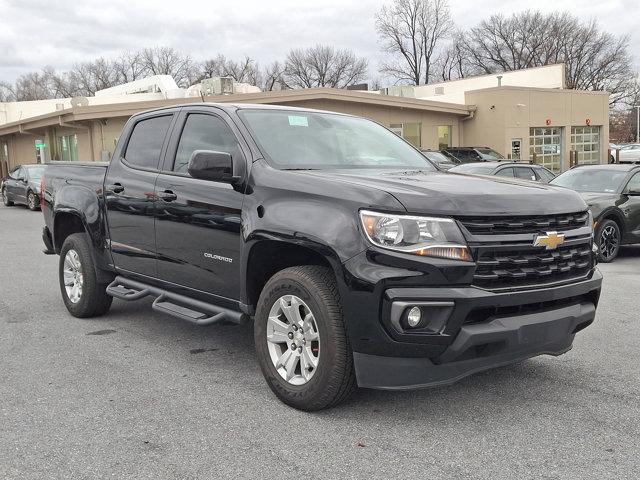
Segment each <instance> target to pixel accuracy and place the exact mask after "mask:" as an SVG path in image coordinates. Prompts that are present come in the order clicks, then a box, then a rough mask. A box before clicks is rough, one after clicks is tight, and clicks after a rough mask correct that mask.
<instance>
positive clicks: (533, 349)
mask: <svg viewBox="0 0 640 480" xmlns="http://www.w3.org/2000/svg"><path fill="white" fill-rule="evenodd" d="M601 282H602V276H601V275H600V273H599V272H598V271H597V270H596V271H595V272H594V274H593V276H592V277H591V278H590V279H588V280H585V281H582V282H577V283H574V284H570V285H565V286H562V287H556V288H551V289H543V290H534V291H522V292H510V293H500V294H496V293H492V292H488V291H485V290H481V289H477V288H474V287H465V288H452V289H449V288H417V289H412V288H403V289H393V290H392V291H391V295H392V298H391V299H390V301H391V302H393V300H395V299H397V298H400V299H402V300H409V301H418V300H427V301H429V300H435V299H437V300H443V299H444V298H448V299H451V300H452V301H453V303H455V304H456V305H458V306H462V307H463V310H464V312H471V311H475V310H477V309H478V308H479V309H480V311H483V309H484V308H485V307H488V306H490V309H495V312H497V314H495V315H490V316H488V317H487V318H485V319H483V320H482V321H476V320H477V319H474V321H472V322H469V321H468V320H462V318H460V317H458V319H457V321H453V322H451V321H450V322H448V324H447V325H446V326H445V327H444V328H443V330H440V332H439V334H438V335H434V336H433V337H431V336H429V337H431V338H432V341H436V340H440V341H445V342H446V345H442V348H441V349H440V350H439V351H438V353H437V354H435V355H419V354H416V352H413V353H412V354H411V355H405V356H400V355H404V353H401V352H402V350H404V349H403V348H401V345H402V344H405V345H406V343H404V342H406V338H403V339H400V338H395V339H394V338H388V340H387V342H388V344H391V345H394V347H395V348H393V349H391V350H395V352H397V353H396V354H391V355H388V354H387V355H380V354H377V353H372V352H362V351H360V352H358V351H355V352H354V364H355V370H356V376H357V379H358V385H359V386H360V387H364V388H377V389H392V390H401V389H412V388H422V387H430V386H438V385H446V384H450V383H454V382H456V381H458V380H460V379H461V378H464V377H466V376H468V375H471V374H473V373H476V372H480V371H483V370H487V369H490V368H494V367H499V366H503V365H508V364H510V363H514V362H518V361H521V360H524V359H527V358H531V357H534V356H537V355H543V354H548V355H556V356H557V355H561V354H563V353H565V352H567V351H568V350H570V349H571V347H572V344H573V339H574V336H575V334H576V333H577V332H578V331H580V330H582V329H583V328H586V327H587V326H589V325H590V324H591V323H592V322H593V320H594V318H595V312H596V306H597V303H598V296H599V293H600V286H601ZM389 293H390V292H389V291H388V292H387V296H388V295H389ZM535 302H538V303H535ZM519 305H521V306H524V305H526V306H527V309H525V310H521V309H520V308H521V307H518V308H513V307H516V306H519ZM512 310H513V311H512ZM516 310H518V311H516ZM505 312H506V313H505ZM454 316H455V315H454ZM467 318H468V317H467ZM450 320H451V319H450ZM392 336H393V335H392ZM408 336H409V335H402V337H408ZM420 341H421V342H422V341H429V340H427V338H424V337H423V338H422V339H420ZM385 353H386V352H385Z"/></svg>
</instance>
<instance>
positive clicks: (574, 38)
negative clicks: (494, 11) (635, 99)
mask: <svg viewBox="0 0 640 480" xmlns="http://www.w3.org/2000/svg"><path fill="white" fill-rule="evenodd" d="M464 48H465V50H466V58H467V61H468V62H469V67H470V68H472V69H476V70H479V71H481V72H482V73H496V72H504V71H509V70H518V69H521V68H528V67H537V66H543V65H550V64H554V63H564V64H565V66H566V86H567V87H568V88H575V89H585V90H606V91H608V92H610V93H611V94H612V95H611V101H612V104H616V103H618V102H621V101H624V98H625V97H627V96H628V90H629V88H630V86H631V83H632V79H633V75H632V71H631V57H630V54H629V40H628V38H627V37H625V36H623V37H620V38H616V37H614V36H613V35H612V34H610V33H608V32H604V31H600V29H599V28H598V25H597V23H596V22H595V21H590V22H588V23H583V22H581V21H580V20H579V19H578V18H577V17H574V16H573V15H571V14H569V13H551V14H543V13H541V12H530V11H526V12H522V13H517V14H514V15H512V16H510V17H504V16H503V15H494V16H492V17H490V18H489V19H488V20H484V21H482V22H480V24H479V25H478V26H476V27H474V28H472V29H471V30H470V31H469V32H468V33H467V36H466V40H465V44H464Z"/></svg>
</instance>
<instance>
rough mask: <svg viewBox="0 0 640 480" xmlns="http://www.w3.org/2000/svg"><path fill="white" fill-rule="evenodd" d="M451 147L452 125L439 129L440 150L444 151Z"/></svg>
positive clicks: (442, 126)
mask: <svg viewBox="0 0 640 480" xmlns="http://www.w3.org/2000/svg"><path fill="white" fill-rule="evenodd" d="M450 146H451V125H440V126H439V127H438V150H444V149H445V148H448V147H450Z"/></svg>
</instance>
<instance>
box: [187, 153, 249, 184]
mask: <svg viewBox="0 0 640 480" xmlns="http://www.w3.org/2000/svg"><path fill="white" fill-rule="evenodd" d="M188 172H189V175H191V176H192V177H193V178H200V179H202V180H211V181H214V182H227V183H233V182H234V181H236V180H237V179H238V178H237V177H234V176H233V161H232V159H231V154H229V153H226V152H214V151H212V150H195V151H194V152H193V153H192V154H191V159H190V160H189V168H188Z"/></svg>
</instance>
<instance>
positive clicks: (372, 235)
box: [43, 104, 602, 410]
mask: <svg viewBox="0 0 640 480" xmlns="http://www.w3.org/2000/svg"><path fill="white" fill-rule="evenodd" d="M345 132H348V135H345ZM43 183H44V189H45V195H44V199H45V202H44V205H43V214H44V220H45V224H46V226H45V228H44V231H43V240H44V243H45V245H46V248H47V252H48V253H55V254H58V255H59V256H60V260H59V267H58V275H59V282H60V291H61V295H62V300H63V302H64V304H65V306H66V308H67V310H68V311H69V312H70V313H71V314H72V315H74V316H76V317H93V316H96V315H101V314H104V313H106V312H107V311H108V310H109V307H110V305H111V301H112V298H113V297H116V298H119V299H122V300H137V299H140V298H143V297H154V298H155V300H154V302H153V305H152V306H153V308H154V309H155V310H157V311H159V312H162V313H165V314H168V315H172V316H175V317H177V318H180V319H183V320H186V321H189V322H192V323H194V324H197V325H210V324H215V323H219V322H234V323H243V322H246V321H249V320H250V319H251V318H252V317H253V319H254V320H253V329H254V339H255V347H256V351H257V359H258V362H259V364H260V367H261V369H262V373H263V375H264V377H265V379H266V382H267V383H268V385H269V387H270V388H271V390H272V391H273V392H274V393H275V394H276V395H277V396H278V398H280V399H281V400H282V401H283V402H285V403H287V404H288V405H291V406H293V407H295V408H299V409H303V410H318V409H322V408H327V407H330V406H333V405H336V404H337V403H339V402H341V401H342V400H344V399H345V398H346V397H347V396H348V394H349V393H350V392H351V391H353V390H354V388H355V387H356V385H358V386H360V387H367V388H383V389H407V388H418V387H426V386H436V385H443V384H448V383H452V382H455V381H457V380H459V379H461V378H463V377H465V376H467V375H470V374H472V373H474V372H478V371H482V370H486V369H489V368H492V367H495V366H497V365H505V364H507V363H511V362H515V361H520V360H522V359H525V358H529V357H532V356H536V355H540V354H551V355H560V354H562V353H564V352H566V351H568V350H569V349H570V348H571V346H572V343H573V340H574V335H575V333H576V332H578V331H580V330H582V329H583V328H585V327H587V326H588V325H589V324H591V322H592V321H593V320H594V316H595V309H596V306H597V303H598V297H599V293H600V288H601V280H602V277H601V275H600V273H599V272H598V270H597V269H596V267H595V254H594V252H593V242H592V230H591V222H590V221H589V216H588V212H587V206H586V204H585V203H584V201H583V200H582V198H581V197H580V195H578V194H577V193H576V192H573V191H571V190H568V189H561V188H552V187H548V186H546V185H534V184H528V185H523V184H520V183H518V182H509V181H505V180H504V179H502V180H501V181H497V180H496V179H494V178H491V177H474V176H470V175H469V176H464V175H451V174H448V173H444V172H440V171H438V170H437V169H436V168H435V167H434V166H433V165H431V164H430V163H429V162H428V161H426V160H425V158H424V156H423V155H422V154H421V153H420V152H419V151H418V150H416V149H415V148H414V147H413V146H412V145H411V144H409V143H408V142H406V141H405V140H403V139H402V138H400V137H398V136H397V135H395V134H394V133H392V132H391V131H389V130H387V129H386V128H384V127H382V126H380V125H378V124H377V123H375V122H372V121H370V120H365V119H363V118H358V117H353V116H350V115H343V114H338V113H329V112H319V111H316V110H307V109H295V108H291V107H275V106H256V105H242V104H239V105H233V104H221V105H215V104H189V105H182V106H174V107H169V108H163V109H159V110H154V111H150V112H145V113H141V114H137V115H134V116H133V117H131V118H130V119H129V121H128V122H127V124H126V125H125V127H124V130H123V131H122V133H121V135H120V139H119V141H118V145H117V146H116V148H115V152H114V154H113V157H112V159H111V162H110V164H109V165H100V164H87V165H82V164H66V165H47V167H46V170H45V174H44V182H43ZM507 212H508V213H507ZM541 225H544V226H543V227H541ZM565 242H566V245H563V243H565Z"/></svg>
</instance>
